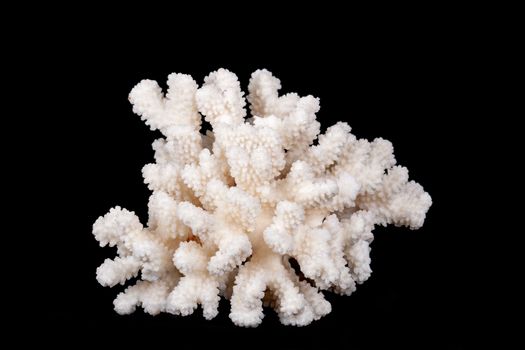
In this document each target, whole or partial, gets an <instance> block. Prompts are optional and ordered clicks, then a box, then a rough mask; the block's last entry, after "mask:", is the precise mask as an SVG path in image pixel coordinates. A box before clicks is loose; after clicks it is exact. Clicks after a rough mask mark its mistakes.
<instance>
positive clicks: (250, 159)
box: [93, 69, 431, 326]
mask: <svg viewBox="0 0 525 350" xmlns="http://www.w3.org/2000/svg"><path fill="white" fill-rule="evenodd" d="M168 87H169V88H168V92H167V94H166V96H164V95H163V93H162V91H161V88H160V87H159V85H158V84H157V83H156V82H154V81H151V80H143V81H142V82H140V83H139V84H138V85H137V86H136V87H135V88H133V90H132V91H131V93H130V95H129V100H130V101H131V103H132V104H133V110H134V112H135V113H137V114H139V115H140V116H141V117H142V119H144V120H145V122H146V124H147V125H149V126H150V127H151V128H152V129H158V130H160V131H161V132H162V133H163V134H164V135H165V138H164V139H159V140H157V141H155V142H154V143H153V149H154V150H155V161H156V163H153V164H147V165H146V166H145V167H144V169H143V175H144V179H145V182H146V183H147V184H148V186H149V188H150V189H151V190H152V191H153V194H152V195H151V198H150V202H149V221H148V227H147V228H144V227H143V226H142V225H141V223H140V222H139V219H138V218H137V217H136V216H135V215H134V214H133V213H132V212H129V211H127V210H125V209H121V208H120V207H116V208H113V209H111V210H110V212H109V213H108V214H107V215H105V216H104V217H100V218H99V219H98V220H97V221H96V222H95V224H94V226H93V233H94V235H95V238H96V239H97V240H98V241H99V242H100V245H101V246H104V245H107V244H109V245H110V246H115V245H116V246H117V247H118V257H117V258H115V259H114V260H110V259H106V261H105V262H104V263H103V264H102V265H101V266H100V267H99V268H98V269H97V280H98V281H99V283H100V284H102V285H104V286H110V287H111V286H114V285H116V284H124V283H125V281H126V280H128V279H130V278H132V277H135V276H138V274H139V272H140V273H141V279H142V280H140V281H139V282H138V283H137V284H135V285H134V286H131V287H128V288H127V289H126V290H125V291H124V292H122V293H120V294H119V295H118V296H117V298H116V299H115V302H114V305H115V310H116V311H117V312H118V313H120V314H127V313H131V312H133V311H134V310H135V308H136V306H137V305H142V307H143V308H144V310H145V311H146V312H148V313H150V314H153V315H154V314H157V313H159V312H163V311H165V312H170V313H173V314H180V315H188V314H191V313H192V312H193V311H194V310H195V309H196V308H197V307H198V306H199V305H201V306H202V309H203V314H204V317H205V318H207V319H210V318H213V317H215V316H216V315H217V312H218V304H219V300H220V296H225V297H226V298H228V299H230V302H231V313H230V318H231V319H232V321H233V322H234V323H235V324H236V325H240V326H257V325H258V324H259V323H260V322H261V320H262V318H263V316H264V315H263V305H267V306H272V307H273V308H274V309H275V310H276V311H277V313H278V314H279V317H280V319H281V322H283V323H284V324H291V325H307V324H309V323H310V322H312V320H316V319H318V318H320V317H322V316H324V315H326V314H327V313H329V312H330V310H331V306H330V304H329V303H328V301H326V300H325V299H324V296H323V294H322V292H321V290H330V291H334V292H336V293H339V294H345V295H349V294H351V293H352V292H353V291H354V290H355V288H356V284H359V283H362V282H364V281H365V280H366V279H368V277H369V276H370V273H371V269H370V243H371V241H372V239H373V235H372V229H373V228H374V225H377V224H381V225H386V224H394V225H405V226H409V227H410V228H412V229H417V228H419V227H420V226H421V225H422V224H423V221H424V219H425V214H426V212H427V210H428V208H429V207H430V205H431V198H430V196H429V195H428V194H427V193H426V192H424V190H423V188H422V187H421V186H420V185H419V184H417V183H415V182H413V181H408V170H407V169H406V168H404V167H401V166H396V160H395V158H394V155H393V148H392V145H391V143H390V142H388V141H386V140H383V139H380V138H379V139H376V140H374V141H372V142H368V141H366V140H363V139H357V138H356V137H355V136H354V135H352V134H351V133H350V126H348V125H347V124H346V123H341V122H340V123H337V124H335V125H334V126H332V127H330V128H328V129H327V131H326V132H325V133H324V134H322V135H318V134H319V127H320V125H319V123H318V122H317V120H316V117H315V113H316V112H317V111H318V110H319V100H318V99H317V98H314V97H312V96H306V97H299V96H298V95H297V94H287V95H284V96H279V94H278V90H279V89H280V87H281V83H280V81H279V80H278V79H277V78H275V77H273V76H272V74H271V73H270V72H268V71H266V70H257V71H256V72H254V73H253V74H252V77H251V79H250V84H249V87H248V89H249V95H248V97H247V99H248V101H249V102H250V104H251V105H250V111H251V113H252V118H250V119H247V120H245V117H246V110H245V105H246V102H245V99H244V97H243V92H242V91H241V89H240V84H239V81H238V80H237V77H236V76H235V75H234V74H233V73H231V72H229V71H227V70H225V69H219V70H218V71H216V72H213V73H211V74H210V75H209V76H208V77H206V78H205V80H204V84H203V86H202V87H201V88H198V85H197V83H196V82H195V81H194V80H193V79H192V78H191V77H190V76H188V75H184V74H171V75H170V76H169V77H168ZM199 113H200V114H202V115H203V116H204V118H205V120H206V121H208V122H209V123H210V124H211V125H212V127H213V130H212V131H208V132H207V134H206V135H202V134H200V132H199V129H200V125H201V116H200V114H199ZM316 138H317V141H318V142H317V144H315V145H314V140H315V139H316ZM296 264H298V266H299V267H300V270H299V269H297V266H293V265H296Z"/></svg>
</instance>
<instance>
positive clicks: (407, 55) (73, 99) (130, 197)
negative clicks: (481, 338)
mask: <svg viewBox="0 0 525 350" xmlns="http://www.w3.org/2000/svg"><path fill="white" fill-rule="evenodd" d="M420 29H421V28H420ZM424 29H425V30H411V29H410V30H406V31H391V30H381V31H379V32H378V33H374V34H373V35H371V36H367V37H366V38H362V39H360V40H357V41H356V40H355V37H354V36H346V35H344V33H343V34H341V35H339V36H337V37H335V38H334V37H333V36H327V37H323V36H321V37H315V38H306V39H305V40H300V39H301V38H300V37H296V36H291V37H290V40H289V43H288V44H287V43H284V44H283V43H280V46H275V47H271V46H270V45H269V44H270V42H269V43H266V42H264V43H262V44H261V45H260V46H259V47H253V46H251V45H249V44H243V40H241V39H239V40H237V39H236V40H230V42H227V43H225V42H224V41H223V40H221V38H223V37H222V36H219V37H217V38H212V40H211V41H212V44H210V45H209V46H205V45H202V44H200V42H198V40H197V39H196V40H195V42H192V40H185V41H183V42H181V41H176V40H175V41H174V42H173V43H172V44H171V45H170V44H166V45H165V46H162V49H160V46H155V47H154V48H151V47H149V46H148V44H147V42H146V41H140V43H141V45H142V44H143V45H142V46H141V45H139V46H140V47H137V45H135V46H126V45H124V44H122V42H121V41H120V40H119V38H120V36H119V35H117V36H116V37H106V40H104V43H103V44H102V42H101V41H98V39H99V38H100V37H96V38H91V36H90V35H86V36H85V37H84V36H82V38H81V39H82V40H80V41H79V42H80V44H78V43H77V44H72V43H71V44H69V45H68V44H67V41H61V43H65V46H61V51H60V52H61V54H60V55H53V56H52V59H50V62H51V61H52V64H50V65H49V66H48V69H47V70H46V72H45V74H46V75H47V79H49V80H48V81H52V85H51V86H48V87H47V88H48V89H49V90H48V91H45V93H46V94H49V95H51V96H56V98H57V99H58V98H60V100H61V101H66V102H64V103H60V104H54V103H53V102H50V103H49V104H48V106H47V107H49V110H50V111H51V114H53V122H52V123H42V127H44V125H45V127H46V131H45V135H46V142H45V143H44V145H43V146H45V148H46V152H47V153H48V154H51V155H52V157H50V159H49V158H48V159H47V161H46V164H45V165H44V166H45V167H49V169H53V170H52V171H49V172H47V173H46V174H47V175H45V176H47V177H48V178H46V179H45V181H47V184H48V188H47V190H49V193H47V195H48V196H49V197H47V198H52V199H53V200H52V201H49V202H48V204H47V205H44V207H43V210H44V211H46V210H51V211H52V212H53V213H54V215H55V217H57V216H58V217H59V218H60V219H59V222H60V224H59V225H58V226H55V228H54V229H53V230H52V232H51V233H50V235H51V239H46V240H45V242H44V244H45V246H44V248H43V249H45V251H46V260H45V262H42V264H43V266H42V269H43V270H44V271H45V272H46V274H45V284H44V285H45V287H44V288H43V289H44V296H45V299H46V303H45V310H44V311H43V313H41V314H40V317H42V321H43V322H42V327H43V328H44V329H46V338H48V339H50V340H52V341H57V340H58V339H65V338H64V336H65V335H67V334H72V335H79V336H82V338H77V339H86V340H87V339H89V338H91V337H99V336H104V337H107V338H113V339H114V340H117V341H119V340H121V339H126V338H127V339H128V340H129V339H131V340H137V341H139V340H144V339H149V338H148V337H151V339H156V340H157V341H161V340H162V339H165V340H166V342H167V344H169V339H170V338H171V339H173V343H172V344H173V346H174V347H175V346H179V345H180V344H179V343H180V342H183V341H184V340H186V341H188V340H191V341H192V342H194V345H196V344H201V343H207V342H211V343H212V344H215V346H219V347H221V346H222V345H225V344H231V343H232V342H234V340H235V339H241V338H242V339H244V338H246V337H248V338H249V339H252V340H251V341H256V342H261V344H263V343H264V342H267V341H268V342H269V343H270V344H272V343H273V344H284V343H276V342H277V341H279V342H285V343H287V344H288V343H289V344H299V343H301V344H302V343H305V344H311V345H319V346H327V345H331V344H338V345H341V346H344V348H365V347H366V346H367V345H375V344H384V345H385V346H387V345H390V346H393V345H400V346H404V347H405V346H415V347H418V348H441V349H443V348H451V349H456V348H462V344H465V343H466V342H467V343H468V341H469V331H468V330H467V327H466V326H465V324H466V322H467V321H468V320H469V319H470V317H471V311H472V310H471V303H472V300H471V297H470V296H469V295H468V293H467V289H466V286H467V285H468V283H469V282H468V281H469V278H470V277H469V271H468V269H467V265H466V263H467V262H468V260H469V255H468V249H467V248H466V242H468V236H469V235H470V232H469V230H464V226H465V223H464V222H463V221H462V220H461V215H460V214H461V213H464V211H465V201H466V199H467V197H468V196H469V194H468V193H467V190H463V191H458V188H459V187H460V186H461V184H462V182H463V181H464V178H465V177H466V176H467V175H468V172H465V171H463V170H461V169H465V168H466V167H468V166H469V162H471V161H473V160H472V158H471V157H470V156H469V154H470V149H469V147H471V146H469V142H468V141H467V140H465V138H464V133H463V127H464V126H468V125H470V124H471V120H470V118H471V116H469V115H468V114H467V113H466V112H465V111H466V108H467V107H466V106H465V105H464V102H465V99H466V98H467V97H466V95H467V93H466V85H467V80H468V81H469V84H472V80H471V79H472V75H471V70H472V62H471V60H470V58H469V57H468V56H467V55H466V52H467V51H468V43H467V42H466V41H463V40H461V37H455V39H454V40H447V39H448V38H451V36H449V35H445V34H444V33H443V32H442V31H439V30H433V29H431V28H424ZM328 38H330V40H333V41H335V43H334V44H332V43H331V41H330V42H325V39H328ZM303 39H304V38H303ZM188 41H189V42H188ZM276 45H277V44H276ZM232 47H235V48H236V49H235V51H233V49H232ZM277 47H278V49H277ZM281 47H282V48H281ZM220 67H224V68H227V69H229V70H231V71H232V72H234V73H236V74H237V75H238V77H239V79H240V81H241V85H242V86H243V88H244V89H246V86H247V83H248V80H249V77H250V74H251V72H252V71H254V70H255V69H258V68H266V69H268V70H270V71H272V72H273V73H274V75H276V76H277V77H278V78H280V79H281V83H282V86H283V88H282V90H281V92H282V93H286V92H297V93H299V94H300V95H307V94H312V95H314V96H316V97H319V98H320V99H321V111H320V112H319V113H318V120H320V122H321V124H322V127H323V130H325V129H326V127H328V126H330V125H332V124H334V123H335V122H337V121H339V120H341V121H346V122H348V123H349V125H350V126H351V127H352V132H353V133H354V134H355V135H356V136H357V137H360V138H367V139H369V140H372V139H373V138H375V137H383V138H386V139H388V140H390V141H392V143H393V145H394V150H395V155H396V159H397V161H398V163H399V164H401V165H404V166H406V167H407V168H408V169H409V171H410V177H411V179H414V180H415V181H417V182H419V183H420V184H422V185H423V186H424V188H425V190H426V191H427V192H429V193H430V195H431V196H432V199H433V205H432V207H431V208H430V210H429V212H428V214H427V220H426V222H425V225H424V226H423V227H422V228H421V229H419V230H417V231H411V230H409V229H407V228H396V227H391V226H389V227H387V228H382V227H378V228H376V229H375V231H374V232H375V240H374V242H373V244H372V253H371V254H372V269H373V273H372V276H371V278H370V279H369V280H368V281H367V282H365V283H364V284H363V285H360V286H358V289H357V291H356V292H355V293H354V294H353V295H352V296H350V297H343V296H337V295H332V294H331V293H326V296H327V299H328V300H329V301H330V302H331V303H332V313H330V314H329V315H327V316H325V317H324V318H322V319H321V320H319V321H316V322H314V323H312V324H311V325H309V326H307V327H303V328H293V327H285V326H282V325H281V324H280V323H279V321H278V319H277V317H276V315H275V314H274V313H273V311H271V310H265V315H266V316H265V318H264V320H263V323H262V324H261V325H260V326H259V327H258V328H256V329H244V328H238V327H235V326H234V325H233V324H232V323H231V321H230V320H229V318H228V312H229V305H228V302H226V301H222V302H221V306H220V313H219V315H218V316H217V317H216V318H215V319H214V320H212V321H206V320H204V319H203V318H202V315H201V312H200V310H198V311H196V312H195V314H194V315H192V316H189V317H180V316H173V315H168V314H161V315H159V316H155V317H152V316H150V315H146V314H144V313H143V312H142V311H141V310H138V311H137V312H135V313H134V314H133V315H131V316H119V315H117V314H116V313H115V312H114V311H113V305H112V301H113V299H114V298H115V297H116V295H117V294H118V293H119V292H120V291H121V290H122V289H123V287H122V286H117V287H114V288H103V287H101V286H99V285H98V284H97V282H96V279H95V270H96V268H97V266H99V265H100V264H101V263H102V262H103V261H104V259H105V258H108V257H109V258H113V257H114V254H115V251H114V250H113V249H111V248H100V247H99V246H98V243H97V242H96V241H95V239H94V237H93V236H92V233H91V226H92V224H93V222H94V221H95V220H96V219H97V218H98V217H99V216H100V215H104V214H105V213H106V212H107V211H108V210H109V209H110V208H111V207H113V206H116V205H120V206H122V207H124V208H127V209H128V210H132V211H135V212H136V213H137V215H138V216H139V217H140V219H141V221H142V222H143V223H145V222H146V220H147V201H148V197H149V193H150V192H149V190H148V189H147V188H146V186H145V185H144V184H143V180H142V176H141V169H142V166H143V165H144V164H146V163H148V162H152V161H153V151H152V149H151V142H152V141H153V140H154V139H156V138H158V137H159V136H160V133H158V132H152V131H150V130H149V128H148V127H147V126H146V125H144V124H143V122H142V121H141V120H140V118H139V117H138V116H136V115H134V114H133V113H132V111H131V105H130V104H129V102H128V101H127V95H128V93H129V91H130V90H131V88H132V87H133V86H134V85H135V84H136V83H138V82H139V81H140V80H141V79H146V78H147V79H154V80H157V81H158V82H159V83H160V84H161V86H164V87H165V80H166V77H167V75H168V74H170V73H172V72H180V73H187V74H191V75H192V76H193V78H194V79H195V80H196V81H197V82H198V83H199V84H201V83H202V81H203V78H204V77H205V76H206V75H207V74H209V73H210V72H211V71H213V70H216V69H218V68H220ZM42 132H43V133H44V130H43V129H42ZM52 203H59V204H58V205H57V204H52ZM466 252H467V253H466ZM237 337H239V338H237Z"/></svg>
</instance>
